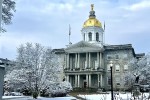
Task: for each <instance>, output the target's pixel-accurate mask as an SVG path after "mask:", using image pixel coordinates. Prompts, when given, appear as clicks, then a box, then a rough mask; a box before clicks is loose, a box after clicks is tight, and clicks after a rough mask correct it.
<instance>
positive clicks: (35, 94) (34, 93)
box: [33, 91, 38, 99]
mask: <svg viewBox="0 0 150 100" xmlns="http://www.w3.org/2000/svg"><path fill="white" fill-rule="evenodd" d="M37 97H38V92H37V91H35V92H33V98H34V99H37Z"/></svg>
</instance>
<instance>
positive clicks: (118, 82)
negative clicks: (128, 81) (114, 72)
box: [115, 76, 120, 85]
mask: <svg viewBox="0 0 150 100" xmlns="http://www.w3.org/2000/svg"><path fill="white" fill-rule="evenodd" d="M115 80H116V85H120V77H119V76H118V77H115Z"/></svg>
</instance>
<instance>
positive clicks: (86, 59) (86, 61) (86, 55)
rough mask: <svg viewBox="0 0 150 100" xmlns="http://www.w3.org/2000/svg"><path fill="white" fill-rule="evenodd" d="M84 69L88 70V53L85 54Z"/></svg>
mask: <svg viewBox="0 0 150 100" xmlns="http://www.w3.org/2000/svg"><path fill="white" fill-rule="evenodd" d="M85 68H88V53H86V67H85Z"/></svg>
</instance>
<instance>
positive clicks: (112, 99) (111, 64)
mask: <svg viewBox="0 0 150 100" xmlns="http://www.w3.org/2000/svg"><path fill="white" fill-rule="evenodd" d="M112 67H113V63H112V61H111V62H110V70H111V100H114V96H113V75H112Z"/></svg>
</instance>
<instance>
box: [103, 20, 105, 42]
mask: <svg viewBox="0 0 150 100" xmlns="http://www.w3.org/2000/svg"><path fill="white" fill-rule="evenodd" d="M103 40H104V44H105V21H104V38H103Z"/></svg>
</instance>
